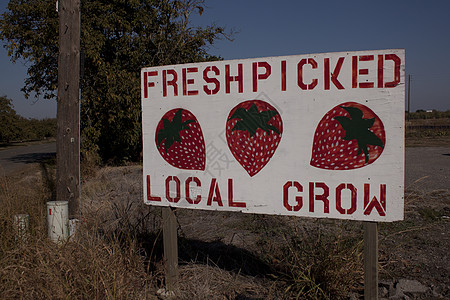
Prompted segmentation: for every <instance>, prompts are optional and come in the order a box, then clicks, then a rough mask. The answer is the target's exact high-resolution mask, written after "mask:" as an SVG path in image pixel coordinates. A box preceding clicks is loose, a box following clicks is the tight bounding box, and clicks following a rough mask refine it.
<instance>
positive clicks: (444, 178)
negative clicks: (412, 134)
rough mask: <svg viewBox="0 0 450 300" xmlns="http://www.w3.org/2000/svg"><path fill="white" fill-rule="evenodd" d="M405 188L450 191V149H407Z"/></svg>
mask: <svg viewBox="0 0 450 300" xmlns="http://www.w3.org/2000/svg"><path fill="white" fill-rule="evenodd" d="M405 164H406V166H405V169H406V170H405V188H406V189H411V190H423V191H425V192H430V191H435V190H442V189H444V190H450V147H410V148H406V157H405Z"/></svg>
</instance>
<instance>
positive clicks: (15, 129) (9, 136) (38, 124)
mask: <svg viewBox="0 0 450 300" xmlns="http://www.w3.org/2000/svg"><path fill="white" fill-rule="evenodd" d="M11 102H12V101H11V99H8V98H7V97H6V96H1V97H0V143H10V142H17V141H30V140H43V139H46V138H51V137H55V136H56V119H50V118H46V119H42V120H37V119H27V118H24V117H22V116H19V115H18V114H17V113H16V111H15V110H14V108H13V106H12V103H11Z"/></svg>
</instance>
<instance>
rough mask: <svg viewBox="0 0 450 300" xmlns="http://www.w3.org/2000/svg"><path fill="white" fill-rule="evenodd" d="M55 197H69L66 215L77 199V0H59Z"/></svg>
mask: <svg viewBox="0 0 450 300" xmlns="http://www.w3.org/2000/svg"><path fill="white" fill-rule="evenodd" d="M58 10H59V55H58V107H57V138H56V165H57V166H56V177H57V179H56V200H58V201H69V218H75V217H77V216H78V214H79V206H80V204H79V200H80V167H79V165H80V146H79V145H80V143H79V136H80V133H79V124H80V120H79V115H80V113H79V106H80V94H79V93H80V92H79V90H80V88H79V76H80V75H79V72H80V23H81V22H80V0H59V3H58Z"/></svg>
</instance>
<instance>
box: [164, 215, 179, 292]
mask: <svg viewBox="0 0 450 300" xmlns="http://www.w3.org/2000/svg"><path fill="white" fill-rule="evenodd" d="M162 220H163V244H164V261H165V265H166V268H165V269H166V287H167V291H169V292H173V291H175V290H176V289H177V286H178V237H177V219H176V216H175V214H174V212H173V210H172V208H170V207H163V208H162Z"/></svg>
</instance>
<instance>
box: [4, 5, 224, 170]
mask: <svg viewBox="0 0 450 300" xmlns="http://www.w3.org/2000/svg"><path fill="white" fill-rule="evenodd" d="M203 10H204V1H203V0H85V1H81V20H82V23H81V47H82V74H83V76H82V79H81V82H80V83H81V90H82V104H81V128H82V149H83V153H84V154H86V153H94V154H96V155H99V156H100V157H101V158H102V159H103V160H104V161H116V162H120V161H123V160H138V159H139V157H140V152H141V117H140V116H141V108H140V69H141V68H142V67H147V66H155V65H166V64H178V63H186V62H199V61H207V60H217V59H219V58H218V57H214V56H211V55H209V54H208V45H210V44H212V43H213V42H214V41H215V40H216V39H218V38H221V37H226V35H225V33H224V28H222V27H219V26H215V25H210V26H206V27H196V28H194V27H193V26H192V25H191V22H190V20H191V17H192V15H193V14H200V15H201V14H202V12H203ZM0 30H1V33H0V38H1V39H2V40H3V41H4V42H5V47H6V48H7V49H8V54H9V55H10V57H11V59H12V60H13V61H17V60H18V59H24V60H25V61H26V62H27V63H28V64H29V68H28V75H29V77H28V78H27V79H26V81H25V86H24V88H23V91H24V93H25V95H26V96H27V97H28V96H30V95H31V94H32V93H35V95H36V97H39V96H43V97H44V98H53V97H55V95H56V91H57V54H58V15H57V12H56V9H55V1H54V0H11V1H10V2H9V4H8V11H6V12H5V13H3V14H2V16H1V18H0Z"/></svg>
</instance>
